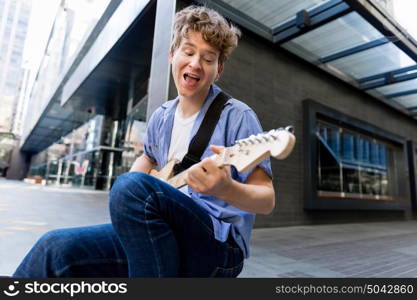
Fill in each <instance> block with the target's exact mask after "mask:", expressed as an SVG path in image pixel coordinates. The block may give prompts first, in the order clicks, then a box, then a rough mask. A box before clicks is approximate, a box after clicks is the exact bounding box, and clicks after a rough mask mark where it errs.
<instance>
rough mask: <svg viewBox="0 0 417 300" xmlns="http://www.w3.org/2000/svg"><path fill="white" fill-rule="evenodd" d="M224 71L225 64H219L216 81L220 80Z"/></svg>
mask: <svg viewBox="0 0 417 300" xmlns="http://www.w3.org/2000/svg"><path fill="white" fill-rule="evenodd" d="M223 71H224V64H219V70H218V71H217V76H216V81H217V80H219V78H220V76H221V75H222V73H223Z"/></svg>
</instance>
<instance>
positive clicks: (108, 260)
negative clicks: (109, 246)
mask: <svg viewBox="0 0 417 300" xmlns="http://www.w3.org/2000/svg"><path fill="white" fill-rule="evenodd" d="M92 262H94V263H95V264H98V263H103V262H115V263H125V264H127V261H126V260H124V259H108V258H101V259H85V260H79V261H77V262H74V263H71V264H69V265H66V266H65V267H63V268H61V269H59V270H57V271H55V272H54V273H55V276H56V277H60V276H61V275H62V274H63V273H64V272H65V271H66V270H68V269H69V268H71V267H72V266H81V265H86V264H89V263H92Z"/></svg>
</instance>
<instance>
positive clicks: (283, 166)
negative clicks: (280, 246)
mask: <svg viewBox="0 0 417 300" xmlns="http://www.w3.org/2000/svg"><path fill="white" fill-rule="evenodd" d="M201 2H204V3H205V4H206V5H208V6H211V7H213V8H215V9H217V10H218V11H219V12H221V13H222V14H223V15H225V16H226V17H227V18H229V19H230V20H231V21H232V22H234V23H236V24H237V25H238V26H239V27H240V28H241V29H242V31H243V37H242V38H241V40H240V45H239V47H238V48H237V49H236V50H235V52H234V53H233V55H232V56H231V58H230V59H229V61H228V62H227V64H226V69H225V72H224V74H223V76H222V78H221V79H220V81H219V85H220V86H221V87H222V88H223V89H224V90H225V91H226V92H228V93H230V94H231V95H234V96H235V97H236V98H238V99H241V100H243V101H244V102H246V103H248V104H249V105H250V106H251V107H252V108H253V109H254V110H255V111H256V112H257V114H258V116H259V117H260V120H261V123H262V125H263V127H264V129H266V130H269V129H272V128H277V127H281V126H286V125H290V124H291V125H293V126H294V128H295V135H296V138H297V144H296V147H295V149H294V151H293V153H292V154H291V155H290V157H289V158H287V159H285V160H282V161H279V160H272V168H273V172H274V185H275V188H276V191H277V205H276V208H275V210H274V212H273V213H272V214H271V215H268V216H259V217H257V226H263V227H268V226H281V225H295V224H310V223H314V224H318V223H332V222H334V223H336V222H354V221H361V222H363V221H377V220H407V219H412V218H415V209H416V208H417V197H416V193H417V192H416V163H417V120H416V117H417V64H416V62H417V42H416V41H415V40H414V39H413V38H411V37H410V36H409V35H408V34H407V33H406V31H405V30H404V29H403V28H402V27H401V26H400V25H399V24H398V23H397V22H396V21H395V19H393V17H392V16H391V14H390V13H389V11H390V10H391V8H390V7H391V4H390V1H382V2H383V4H384V3H385V4H384V5H385V7H384V8H383V7H381V6H380V4H378V3H377V1H372V0H297V1H294V0H280V1H266V0H265V1H264V0H259V1H251V0H239V1H237V0H212V1H201ZM379 2H381V1H379ZM190 3H191V2H189V1H185V0H181V1H180V0H178V1H174V0H172V1H162V0H157V1H155V0H141V1H139V0H125V1H117V0H110V1H108V2H107V3H106V6H105V7H103V10H102V11H101V12H100V14H99V17H98V18H97V20H96V21H95V22H94V24H93V25H92V26H91V27H90V29H89V30H87V31H86V34H85V38H84V39H83V41H82V42H81V43H79V47H78V48H77V50H76V51H75V52H74V53H75V54H74V56H72V57H71V58H69V56H68V55H66V54H65V53H66V51H67V50H66V49H68V46H66V45H68V44H67V43H68V39H67V35H65V34H64V35H62V33H63V32H65V33H66V34H67V33H68V32H69V31H70V30H69V29H68V28H69V25H68V24H69V23H70V19H71V18H69V17H68V14H69V10H68V9H67V8H65V5H66V4H65V3H64V2H63V6H62V12H61V14H63V15H66V16H65V17H62V18H61V17H57V21H56V22H57V25H56V34H55V31H54V33H53V34H52V35H51V38H50V42H49V43H50V45H51V46H50V49H51V50H52V49H55V50H56V49H61V50H60V51H58V52H59V53H57V54H54V56H52V55H51V56H48V55H47V56H46V57H49V59H50V61H51V64H52V61H54V62H53V64H54V65H55V66H56V67H55V68H54V71H53V72H52V71H51V73H50V72H49V71H47V69H48V66H47V64H45V65H42V66H41V68H40V70H39V75H38V79H37V81H36V84H35V86H34V89H33V91H32V96H31V97H30V103H29V105H28V108H27V112H28V113H27V114H26V117H25V124H24V132H23V138H22V140H21V145H20V151H21V152H20V154H19V155H20V156H19V155H16V161H17V160H18V158H19V157H20V162H18V163H16V164H15V166H16V167H15V170H17V169H18V168H20V169H22V167H24V166H25V164H24V159H23V158H25V157H31V161H30V164H29V165H30V172H29V175H30V176H34V175H37V176H40V177H42V178H43V179H45V180H46V181H47V183H48V184H66V185H72V186H81V187H85V188H87V187H88V188H95V189H108V188H109V187H110V186H111V184H112V182H113V180H114V179H115V177H116V176H118V175H119V174H121V173H123V172H126V171H127V170H128V169H129V167H130V165H131V164H132V162H133V160H134V159H135V157H136V156H137V155H139V154H140V153H141V151H142V137H143V133H144V130H145V124H146V120H147V119H148V118H149V116H150V115H151V113H152V112H153V111H154V110H155V109H156V108H157V107H158V106H159V105H161V104H162V103H163V102H165V101H166V100H167V99H169V98H174V97H175V96H176V94H175V86H174V84H173V81H172V79H171V77H170V67H169V65H168V64H167V57H168V52H169V45H170V39H171V34H172V29H171V26H172V21H173V16H174V13H175V11H176V10H179V9H180V8H182V7H184V6H186V5H188V4H190ZM74 14H76V11H74ZM59 24H60V25H59ZM60 26H62V29H59V28H61V27H60ZM64 28H67V29H64ZM52 45H54V46H52ZM56 45H59V46H56ZM48 48H49V47H48ZM45 59H47V58H45ZM62 61H65V62H64V63H62ZM58 66H59V67H58ZM44 78H49V79H44ZM37 86H38V87H37ZM29 165H28V166H29ZM11 174H17V173H13V172H11Z"/></svg>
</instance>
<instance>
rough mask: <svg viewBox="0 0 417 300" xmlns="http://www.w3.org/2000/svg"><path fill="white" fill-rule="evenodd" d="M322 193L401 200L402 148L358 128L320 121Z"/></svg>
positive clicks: (323, 194)
mask: <svg viewBox="0 0 417 300" xmlns="http://www.w3.org/2000/svg"><path fill="white" fill-rule="evenodd" d="M316 135H317V139H318V143H317V145H318V149H317V162H318V166H317V172H318V174H317V179H318V182H317V190H318V193H319V196H324V197H326V196H334V197H347V198H359V199H361V198H362V199H363V198H366V199H371V200H379V199H381V200H394V201H395V200H398V199H400V198H401V195H400V192H399V182H398V180H399V176H398V173H399V170H400V168H399V166H400V160H401V148H400V147H398V146H395V145H393V144H390V143H388V142H386V141H383V140H380V139H376V138H375V137H372V136H371V135H367V134H364V133H362V132H361V131H358V130H353V129H348V128H344V127H341V126H338V125H335V124H332V123H329V122H325V121H319V122H318V124H317V131H316Z"/></svg>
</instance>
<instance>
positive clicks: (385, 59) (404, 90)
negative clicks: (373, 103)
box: [210, 0, 417, 118]
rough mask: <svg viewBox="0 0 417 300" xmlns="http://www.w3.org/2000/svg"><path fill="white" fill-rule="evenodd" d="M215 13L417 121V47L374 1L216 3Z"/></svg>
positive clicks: (238, 0) (228, 0)
mask: <svg viewBox="0 0 417 300" xmlns="http://www.w3.org/2000/svg"><path fill="white" fill-rule="evenodd" d="M210 3H211V4H212V5H211V6H212V7H213V8H215V9H217V10H219V11H220V12H221V13H222V14H223V15H225V16H226V17H228V18H230V19H231V20H232V21H233V22H235V23H237V24H239V25H241V26H243V27H245V28H247V29H249V30H251V31H253V32H255V33H257V34H258V35H260V36H262V37H264V38H266V39H268V40H270V41H271V42H272V43H274V44H276V45H279V46H281V47H283V48H285V49H286V50H288V51H290V52H292V53H294V54H296V55H297V56H300V57H301V58H303V59H305V60H307V61H308V62H310V63H312V64H314V65H316V66H317V67H319V68H321V69H323V70H325V71H327V72H329V73H331V74H333V75H335V76H336V77H338V78H340V79H342V80H344V81H346V82H348V83H350V84H351V85H353V86H355V87H356V88H359V89H361V90H363V91H364V92H366V93H368V94H370V95H372V96H374V97H376V98H377V99H379V100H381V101H383V102H384V103H387V104H388V105H390V106H392V107H394V108H396V109H398V110H400V111H402V112H404V113H406V114H407V115H409V116H412V117H414V118H416V117H417V64H416V62H417V42H416V41H415V40H414V39H413V38H412V37H411V36H410V35H409V34H408V33H407V32H406V30H404V29H403V28H402V27H401V26H400V25H399V24H398V23H396V22H395V20H394V19H393V18H392V17H391V16H390V15H389V14H388V13H387V12H386V11H385V10H384V9H383V8H381V7H379V6H378V5H377V4H376V3H375V2H374V1H372V0H275V1H271V0H259V1H251V0H213V1H211V2H210Z"/></svg>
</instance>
